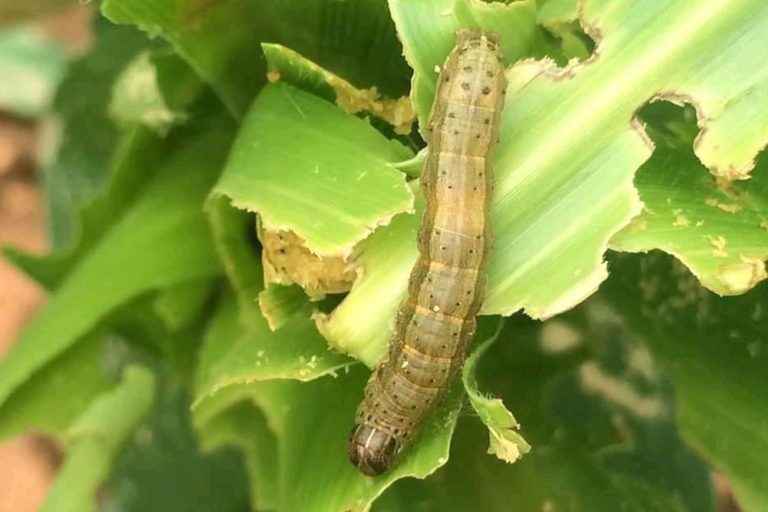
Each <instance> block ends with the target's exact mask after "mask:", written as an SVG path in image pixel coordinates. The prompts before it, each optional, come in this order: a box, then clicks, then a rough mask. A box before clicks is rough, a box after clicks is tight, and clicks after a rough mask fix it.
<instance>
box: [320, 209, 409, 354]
mask: <svg viewBox="0 0 768 512" xmlns="http://www.w3.org/2000/svg"><path fill="white" fill-rule="evenodd" d="M423 210H424V201H423V199H422V197H421V195H419V196H417V202H416V215H409V214H400V215H397V216H395V218H393V219H392V222H390V224H389V225H388V226H387V227H386V229H380V230H377V231H376V232H374V233H373V234H372V235H371V236H370V237H368V238H367V239H366V240H365V242H364V243H363V244H362V248H361V250H360V253H359V254H358V255H357V257H356V258H355V261H356V262H357V263H358V264H359V265H360V266H361V267H362V268H363V269H365V271H364V272H363V273H362V276H360V277H358V278H357V280H356V281H355V284H354V285H353V286H352V290H351V291H350V292H349V294H348V295H347V297H346V298H345V299H344V301H342V303H341V304H340V305H339V306H337V307H336V308H335V309H334V310H333V311H332V312H331V313H330V314H329V315H325V314H318V315H316V322H317V327H318V329H320V332H322V333H323V336H325V338H326V339H327V340H328V343H329V344H330V345H331V346H333V347H335V348H337V349H339V350H341V351H342V352H344V353H346V354H350V355H352V356H354V357H355V358H357V359H359V360H360V361H362V362H363V363H365V364H366V365H368V366H369V367H370V368H373V367H374V366H375V365H376V364H377V363H378V362H379V361H380V360H381V358H382V357H383V356H384V353H385V352H386V349H387V342H388V340H389V337H390V334H391V331H392V323H391V322H392V321H393V319H394V318H395V315H396V314H397V308H398V307H399V306H400V304H401V303H402V301H403V299H404V298H405V295H406V289H407V286H408V276H409V275H410V273H411V268H412V267H413V265H414V263H415V262H416V257H417V255H418V252H417V250H416V232H417V230H418V220H417V218H418V217H420V216H421V214H422V212H423Z"/></svg>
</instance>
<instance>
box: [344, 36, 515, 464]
mask: <svg viewBox="0 0 768 512" xmlns="http://www.w3.org/2000/svg"><path fill="white" fill-rule="evenodd" d="M505 89H506V79H505V76H504V65H503V62H502V56H501V51H500V49H499V42H498V38H497V36H496V35H495V34H487V33H482V32H471V31H468V30H465V29H462V30H459V31H457V33H456V47H455V48H454V49H453V51H452V52H451V53H450V54H449V56H448V59H447V60H446V63H445V65H444V66H443V68H442V71H441V72H440V75H439V77H438V84H437V91H436V94H435V101H434V103H433V105H432V111H431V113H430V115H429V121H428V124H427V126H426V138H427V143H428V154H427V158H426V161H425V164H424V171H423V172H422V175H421V180H420V185H421V190H422V192H423V193H424V196H425V200H426V210H425V212H424V215H423V217H422V220H421V226H420V229H419V234H418V250H419V257H418V260H417V262H416V264H415V266H414V267H413V269H412V271H411V275H410V278H409V282H408V296H407V298H406V299H405V300H404V302H403V303H402V304H401V306H400V309H399V311H398V314H397V320H396V325H395V330H394V333H393V335H392V337H391V339H390V342H389V349H388V354H387V355H386V356H385V357H384V360H383V361H382V362H381V363H379V365H378V366H377V368H376V369H375V370H374V372H373V373H372V374H371V378H370V379H369V381H368V383H367V385H366V388H365V396H364V398H363V401H362V403H361V404H360V407H359V408H358V411H357V417H356V422H355V423H356V424H355V426H354V427H353V429H352V433H351V436H350V443H349V454H348V455H349V459H350V461H351V462H352V464H354V465H355V467H357V468H358V469H359V470H360V471H361V472H363V473H365V474H366V475H370V476H375V475H378V474H381V473H383V472H385V471H387V470H388V469H389V468H390V467H391V466H392V465H393V464H394V463H395V460H396V458H397V455H398V453H399V452H401V451H402V449H403V448H404V447H405V446H406V445H407V443H408V442H409V440H411V439H412V438H413V437H414V434H415V433H416V432H417V431H418V429H419V428H420V427H421V425H422V424H423V423H424V421H425V420H426V419H427V418H428V417H429V416H430V415H431V413H432V412H433V411H434V409H435V408H436V407H437V406H438V405H439V403H440V402H441V401H442V400H443V399H444V398H445V396H446V394H447V392H448V390H449V388H450V385H451V382H452V380H453V378H454V376H455V375H456V373H457V371H458V370H459V368H460V367H461V365H462V364H463V362H464V359H465V355H466V346H467V344H468V342H469V340H470V339H471V338H472V336H473V335H474V332H475V326H476V320H475V317H476V315H477V312H478V310H479V309H480V305H481V302H482V297H483V289H484V284H485V262H486V256H487V253H488V248H489V242H490V236H491V233H490V230H489V225H488V215H487V212H488V202H489V199H490V196H491V192H492V188H493V179H492V169H491V161H490V153H491V151H492V149H493V147H494V146H495V144H496V142H497V139H498V127H499V119H500V114H501V110H502V107H503V103H504V93H505Z"/></svg>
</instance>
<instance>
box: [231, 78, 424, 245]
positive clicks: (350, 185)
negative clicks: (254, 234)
mask: <svg viewBox="0 0 768 512" xmlns="http://www.w3.org/2000/svg"><path fill="white" fill-rule="evenodd" d="M297 140H298V141H301V144H299V145H297V144H296V143H295V141H297ZM410 156H411V154H410V152H409V151H408V150H407V149H406V148H404V147H403V146H401V145H400V144H399V143H397V142H395V141H390V140H387V139H385V138H384V137H382V136H381V134H379V133H378V132H377V131H376V130H375V129H374V128H373V127H371V126H370V125H369V124H368V123H367V122H365V121H363V120H360V119H358V118H356V117H354V116H351V115H348V114H345V113H344V112H342V111H341V110H340V109H338V108H336V107H334V106H333V105H331V104H330V103H328V102H326V101H323V100H320V99H318V98H317V97H315V96H312V95H309V94H307V93H305V92H303V91H301V90H299V89H295V88H293V87H291V86H288V85H270V86H267V87H265V88H264V90H263V91H262V92H261V94H259V97H258V98H257V100H256V101H255V102H254V104H253V106H252V107H251V110H250V112H249V114H248V117H247V118H246V119H245V121H244V123H243V127H242V129H241V130H240V133H239V134H238V138H237V141H236V142H235V145H234V147H233V148H232V153H231V155H230V158H229V162H228V163H227V167H226V168H225V170H224V173H223V175H222V177H221V180H220V181H219V183H218V185H217V186H216V192H217V193H220V194H223V195H226V196H227V197H229V198H230V199H231V200H232V204H233V205H234V206H236V207H237V208H241V209H246V210H249V211H255V212H258V213H259V215H260V216H261V219H262V221H263V225H264V227H265V228H266V229H270V230H280V229H290V230H292V231H294V232H295V233H296V234H297V235H299V236H300V237H302V238H303V239H304V240H305V241H306V245H307V247H308V248H309V249H310V250H311V251H313V252H315V253H316V254H319V255H321V256H330V255H343V254H346V253H349V251H350V250H351V249H352V247H353V246H354V245H355V244H356V243H357V242H359V241H360V240H362V239H363V238H365V237H366V236H367V235H368V234H370V232H371V231H372V230H373V229H374V228H375V227H376V226H379V225H382V224H386V223H388V222H389V220H390V219H391V218H392V216H393V215H395V214H397V213H400V212H403V211H407V210H409V209H410V208H411V204H412V201H413V195H412V194H411V191H410V189H409V188H408V187H407V185H406V183H405V180H404V178H403V176H402V175H401V174H400V173H399V172H398V171H396V170H395V169H394V168H393V167H392V165H391V164H392V163H393V162H396V161H398V160H403V159H406V158H409V157H410ZM331 198H333V199H331Z"/></svg>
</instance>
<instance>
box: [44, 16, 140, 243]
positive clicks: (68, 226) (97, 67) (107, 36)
mask: <svg viewBox="0 0 768 512" xmlns="http://www.w3.org/2000/svg"><path fill="white" fill-rule="evenodd" d="M93 30H94V40H95V43H94V46H93V48H92V49H91V51H89V52H88V53H87V54H86V55H85V56H83V57H82V58H81V59H79V60H76V61H74V62H73V63H71V64H70V66H69V69H68V71H67V74H66V76H65V77H64V80H63V81H62V83H61V86H60V87H59V89H58V91H57V93H56V97H55V99H54V103H53V113H54V114H55V115H56V117H57V118H58V119H59V122H60V128H59V129H60V130H61V140H60V142H59V148H58V151H57V152H56V155H55V157H54V159H53V161H52V162H51V163H50V164H49V165H48V166H46V168H45V169H44V175H45V190H46V198H47V211H48V219H47V220H48V230H49V234H50V240H51V246H52V247H53V248H54V249H63V248H66V247H73V246H74V245H75V244H76V243H77V242H78V239H79V231H80V229H81V228H80V225H79V222H78V217H77V216H78V214H79V212H80V210H81V209H82V207H83V205H85V204H87V203H89V202H90V201H92V200H93V199H94V198H96V197H98V196H100V195H101V194H102V193H103V191H104V190H105V189H106V188H107V187H108V186H109V183H110V181H111V179H112V175H111V174H110V171H111V170H112V167H111V166H110V162H111V161H113V160H112V158H113V157H112V155H113V152H114V151H115V150H116V149H117V148H118V147H119V146H118V142H119V141H120V137H119V136H118V131H117V128H116V127H114V126H113V125H112V123H111V121H110V120H109V115H108V113H107V112H108V111H107V107H108V106H109V102H110V98H111V96H112V84H113V82H114V80H115V78H116V77H117V75H118V74H119V73H120V71H121V70H122V69H123V67H124V66H125V65H126V64H127V63H128V62H129V61H130V60H131V59H132V58H133V57H134V56H135V55H137V54H138V52H139V51H141V50H142V49H145V48H147V47H148V45H149V43H148V42H147V40H146V39H145V38H144V37H142V36H141V34H139V33H137V32H136V31H135V30H131V29H127V28H123V27H117V26H114V25H111V24H109V23H107V22H106V21H104V20H99V19H97V20H95V22H94V27H93Z"/></svg>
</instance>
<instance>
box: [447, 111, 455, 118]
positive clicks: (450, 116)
mask: <svg viewBox="0 0 768 512" xmlns="http://www.w3.org/2000/svg"><path fill="white" fill-rule="evenodd" d="M455 117H456V114H454V113H453V112H448V118H449V119H453V118H455Z"/></svg>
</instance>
